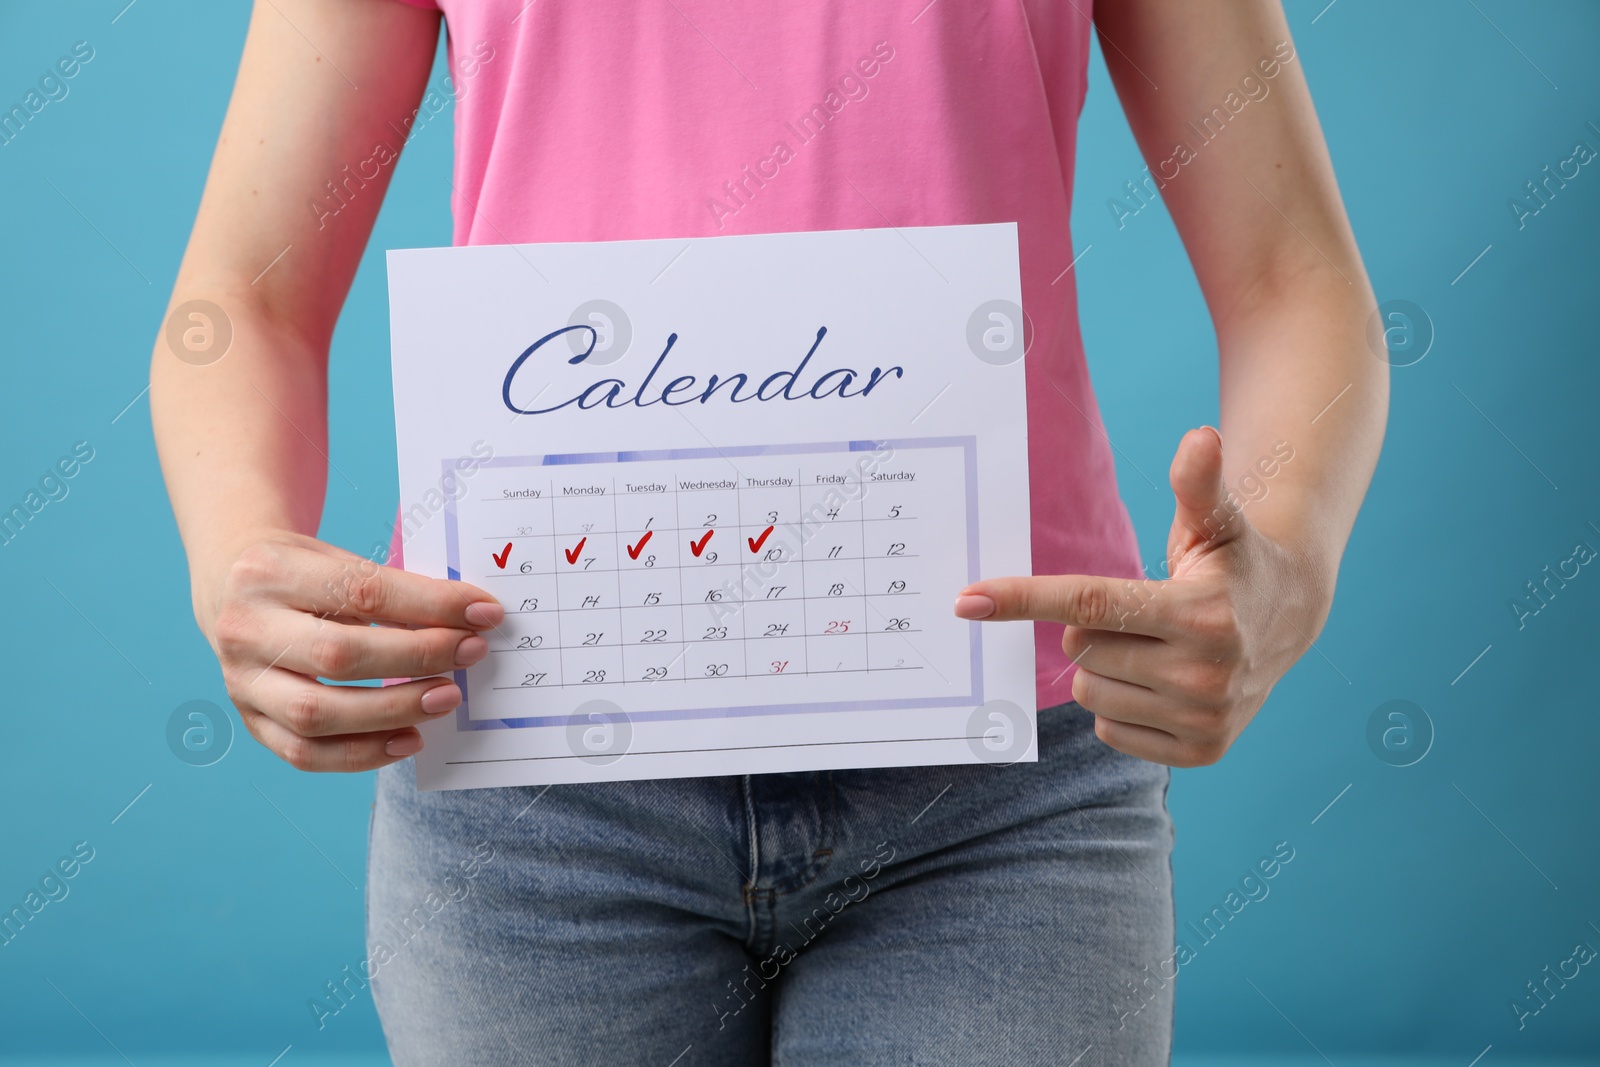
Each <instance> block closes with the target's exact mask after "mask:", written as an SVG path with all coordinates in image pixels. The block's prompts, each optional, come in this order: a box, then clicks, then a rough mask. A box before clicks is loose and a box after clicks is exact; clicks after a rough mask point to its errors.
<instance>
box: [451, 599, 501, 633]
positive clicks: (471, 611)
mask: <svg viewBox="0 0 1600 1067" xmlns="http://www.w3.org/2000/svg"><path fill="white" fill-rule="evenodd" d="M462 614H463V615H465V616H466V619H467V625H468V626H471V627H473V628H474V629H483V630H487V629H489V628H490V627H491V626H499V625H500V624H501V623H502V622H504V621H505V618H506V609H505V608H502V607H501V606H500V605H499V604H495V603H492V602H488V601H483V600H477V601H474V602H473V603H471V604H468V605H467V610H466V611H464V612H462Z"/></svg>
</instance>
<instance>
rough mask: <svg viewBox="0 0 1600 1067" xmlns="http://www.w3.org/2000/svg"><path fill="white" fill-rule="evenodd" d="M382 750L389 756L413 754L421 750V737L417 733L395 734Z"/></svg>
mask: <svg viewBox="0 0 1600 1067" xmlns="http://www.w3.org/2000/svg"><path fill="white" fill-rule="evenodd" d="M383 750H384V751H385V752H387V753H389V755H391V756H415V755H416V754H417V753H418V752H421V751H422V738H421V736H419V735H417V734H395V735H394V736H393V737H391V738H389V742H388V744H386V745H384V746H383Z"/></svg>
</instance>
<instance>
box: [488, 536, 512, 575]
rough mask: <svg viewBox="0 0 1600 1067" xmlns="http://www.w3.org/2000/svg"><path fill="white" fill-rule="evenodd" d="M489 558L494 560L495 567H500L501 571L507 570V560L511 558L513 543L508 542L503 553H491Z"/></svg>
mask: <svg viewBox="0 0 1600 1067" xmlns="http://www.w3.org/2000/svg"><path fill="white" fill-rule="evenodd" d="M489 557H490V558H491V559H493V560H494V565H495V566H496V567H499V568H500V569H501V570H505V569H506V560H508V559H510V558H511V542H510V541H507V542H506V547H505V550H504V551H503V552H491V553H489Z"/></svg>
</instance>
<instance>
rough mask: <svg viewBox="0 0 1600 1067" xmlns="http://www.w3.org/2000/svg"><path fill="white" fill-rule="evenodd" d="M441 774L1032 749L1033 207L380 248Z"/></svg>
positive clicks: (873, 759) (878, 761)
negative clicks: (424, 591)
mask: <svg viewBox="0 0 1600 1067" xmlns="http://www.w3.org/2000/svg"><path fill="white" fill-rule="evenodd" d="M388 262H389V291H390V323H391V332H392V346H393V373H394V399H395V422H396V431H397V435H398V440H399V461H400V492H401V511H402V536H403V539H404V563H405V566H406V568H407V569H408V570H411V571H415V572H417V573H421V574H426V575H430V576H433V577H440V578H443V577H448V578H458V579H460V580H463V581H467V582H471V583H472V584H474V585H477V586H479V587H481V588H483V589H485V590H487V591H489V592H490V593H492V594H494V596H495V597H497V598H498V599H499V601H500V602H501V603H502V604H503V605H504V606H505V609H506V612H507V614H506V619H505V622H504V623H503V624H502V625H501V626H500V627H498V628H497V629H495V630H493V631H490V632H488V633H486V635H485V636H486V637H487V638H488V640H489V645H490V649H491V651H490V653H489V656H488V657H487V659H486V660H484V661H483V662H481V663H478V664H475V665H473V666H472V667H469V668H467V669H465V670H460V671H457V672H456V673H455V679H456V681H457V683H458V684H459V685H460V687H461V689H462V692H463V693H464V694H465V700H464V702H463V704H462V706H461V707H460V708H458V709H457V710H456V711H454V712H452V713H450V714H449V715H446V716H444V717H442V718H440V719H438V720H434V721H431V722H428V723H425V724H423V725H422V726H421V731H422V734H423V739H424V748H423V751H422V752H421V753H420V754H419V755H418V756H417V782H418V787H419V788H421V789H462V788H474V787H485V786H503V785H529V784H544V783H557V782H580V781H609V780H618V779H642V778H670V777H684V776H700V775H725V774H750V773H766V772H775V771H797V770H811V769H823V768H845V767H882V766H912V765H925V764H940V763H974V762H1016V761H1018V760H1034V759H1036V758H1037V755H1036V748H1035V744H1034V732H1035V731H1034V727H1035V719H1034V716H1035V711H1036V708H1035V695H1034V694H1035V689H1034V659H1033V629H1032V624H1031V623H1026V622H1013V623H990V624H980V623H975V622H968V621H964V620H961V619H957V618H956V617H955V615H954V614H953V612H952V608H951V605H952V601H953V599H954V597H955V595H956V592H957V591H958V590H959V589H960V588H961V587H962V586H964V585H966V584H967V583H969V582H972V581H975V580H977V579H978V578H980V577H1000V576H1005V575H1014V574H1029V573H1031V560H1030V554H1029V496H1028V457H1027V407H1026V400H1025V393H1024V381H1025V377H1024V374H1025V370H1024V364H1025V360H1024V359H1023V358H1022V356H1023V352H1024V350H1025V340H1026V339H1025V334H1026V332H1027V330H1026V322H1025V317H1024V316H1023V315H1022V313H1021V308H1020V304H1021V286H1020V280H1019V274H1018V262H1017V244H1016V227H1015V225H1014V224H1010V223H1006V224H993V225H980V226H946V227H922V228H911V229H903V230H895V229H881V230H840V231H828V232H817V233H789V234H771V235H759V236H731V237H714V238H697V239H680V240H648V241H619V242H598V243H581V244H536V245H495V246H471V247H460V248H442V249H416V250H403V251H391V252H390V253H389V256H388Z"/></svg>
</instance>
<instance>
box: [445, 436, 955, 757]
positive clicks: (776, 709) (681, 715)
mask: <svg viewBox="0 0 1600 1067" xmlns="http://www.w3.org/2000/svg"><path fill="white" fill-rule="evenodd" d="M885 445H887V446H888V447H889V448H892V449H901V448H906V449H912V448H951V447H957V448H960V449H961V450H962V454H963V456H964V458H965V460H966V474H967V477H966V483H967V484H966V490H967V581H969V582H975V581H977V580H978V578H979V573H978V507H977V500H978V462H977V449H978V440H977V438H976V437H972V436H966V437H907V438H898V439H886V440H882V441H830V442H819V443H815V444H791V445H742V446H736V447H733V448H663V449H652V450H646V451H633V452H569V453H561V454H552V455H546V456H494V457H491V458H489V459H486V460H483V461H481V462H480V463H479V464H478V465H479V466H480V467H556V466H567V465H571V464H579V463H630V462H636V461H639V460H659V459H666V460H672V459H714V458H719V457H727V456H788V455H816V454H819V453H826V452H872V451H876V450H877V449H879V448H881V447H883V446H885ZM456 462H457V461H454V460H444V461H443V462H442V464H441V466H442V467H443V470H444V473H445V474H446V475H448V476H451V477H453V476H454V474H455V470H456ZM444 515H445V525H444V531H445V534H444V536H445V558H446V561H447V563H448V566H449V572H448V573H449V576H450V578H451V579H452V580H454V581H460V580H461V569H460V555H459V551H458V540H457V536H456V498H455V497H454V496H453V495H452V496H447V497H446V498H445V506H444ZM968 625H969V627H970V631H971V637H972V639H971V642H970V646H971V651H972V692H971V693H969V694H967V695H965V696H960V697H911V698H906V699H904V700H869V701H852V700H835V701H828V702H826V703H810V704H751V705H744V706H737V707H726V708H682V709H676V710H670V711H647V712H637V713H635V712H626V714H627V716H628V718H629V720H630V721H634V722H648V721H653V720H655V721H673V720H683V719H722V718H735V717H743V716H748V715H799V714H805V713H814V712H828V711H883V710H898V709H910V708H945V707H962V706H976V705H978V704H982V703H983V626H982V624H981V623H977V622H973V623H969V624H968ZM454 674H455V681H456V685H458V686H460V688H461V704H460V706H459V707H457V708H456V713H455V724H456V732H457V733H460V732H462V731H465V730H524V729H529V728H531V727H537V726H570V725H572V724H573V723H580V722H585V721H587V720H585V719H584V718H582V717H581V716H578V715H575V714H573V715H540V716H534V717H531V718H521V719H473V718H470V717H469V716H468V713H467V703H468V700H469V699H470V698H469V696H468V693H467V672H466V670H465V669H462V670H457V671H455V672H454Z"/></svg>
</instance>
